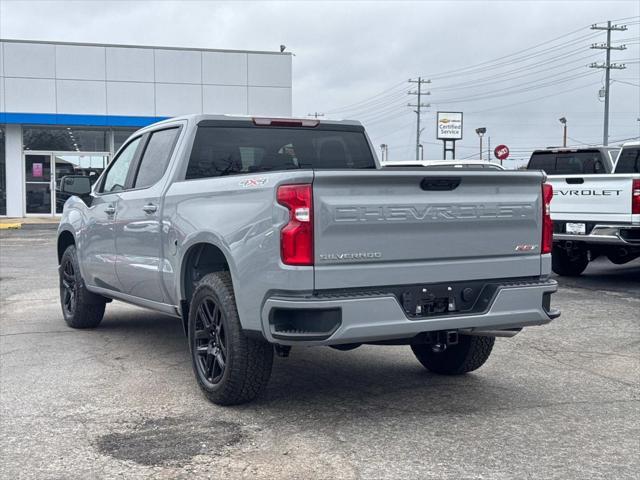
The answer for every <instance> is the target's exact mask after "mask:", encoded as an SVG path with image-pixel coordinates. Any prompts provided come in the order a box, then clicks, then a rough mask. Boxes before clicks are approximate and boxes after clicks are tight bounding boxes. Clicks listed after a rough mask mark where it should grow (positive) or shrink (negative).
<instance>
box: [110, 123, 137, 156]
mask: <svg viewBox="0 0 640 480" xmlns="http://www.w3.org/2000/svg"><path fill="white" fill-rule="evenodd" d="M137 131H138V129H137V128H127V129H118V130H114V131H113V153H116V152H117V151H118V149H119V148H120V147H121V146H122V144H123V143H124V142H125V141H126V140H127V138H129V137H130V136H131V135H132V134H133V132H137Z"/></svg>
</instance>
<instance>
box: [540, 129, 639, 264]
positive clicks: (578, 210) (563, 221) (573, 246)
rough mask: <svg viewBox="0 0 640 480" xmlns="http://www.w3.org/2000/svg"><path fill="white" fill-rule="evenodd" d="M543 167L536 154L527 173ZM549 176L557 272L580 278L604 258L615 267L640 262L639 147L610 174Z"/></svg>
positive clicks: (627, 149)
mask: <svg viewBox="0 0 640 480" xmlns="http://www.w3.org/2000/svg"><path fill="white" fill-rule="evenodd" d="M607 153H608V152H607ZM536 154H537V155H538V156H537V157H536V158H534V156H536ZM605 158H606V157H605ZM539 163H540V153H539V152H534V155H532V157H531V160H530V162H529V166H528V168H529V169H535V166H536V165H537V164H539ZM605 165H606V164H605ZM547 173H550V175H549V177H548V180H547V182H548V183H551V185H552V186H553V194H554V195H553V202H551V218H552V220H553V256H552V267H553V271H554V272H556V273H557V274H558V275H567V276H574V275H580V274H581V273H582V272H583V271H584V270H585V268H587V265H588V264H589V261H591V260H593V259H594V258H596V257H598V256H601V255H604V256H606V257H607V258H608V259H609V260H611V261H612V262H613V263H615V264H623V263H627V262H630V261H632V260H634V259H636V258H638V257H640V142H632V143H627V144H625V145H623V147H622V150H620V152H619V154H618V157H617V160H616V161H615V163H614V166H613V171H612V173H603V174H597V173H596V174H594V173H590V172H587V171H586V170H585V171H584V173H575V174H553V173H552V172H547Z"/></svg>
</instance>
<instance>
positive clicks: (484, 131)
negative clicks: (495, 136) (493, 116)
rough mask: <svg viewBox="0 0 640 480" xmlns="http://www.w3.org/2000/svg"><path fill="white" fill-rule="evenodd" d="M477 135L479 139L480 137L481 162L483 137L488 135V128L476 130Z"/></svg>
mask: <svg viewBox="0 0 640 480" xmlns="http://www.w3.org/2000/svg"><path fill="white" fill-rule="evenodd" d="M476 133H477V134H478V137H480V160H482V137H484V134H485V133H487V129H486V127H480V128H476Z"/></svg>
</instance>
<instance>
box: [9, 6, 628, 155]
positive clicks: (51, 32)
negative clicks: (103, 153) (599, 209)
mask: <svg viewBox="0 0 640 480" xmlns="http://www.w3.org/2000/svg"><path fill="white" fill-rule="evenodd" d="M607 20H614V23H616V24H619V25H627V30H626V31H615V32H613V33H612V41H613V42H614V45H616V46H620V45H626V47H627V48H626V50H614V51H612V62H617V63H624V64H626V69H624V70H612V75H611V78H612V83H611V107H610V143H612V144H614V143H618V142H619V141H622V140H623V139H630V138H634V137H639V136H640V120H639V119H640V1H637V0H631V1H614V0H599V1H593V2H591V1H578V0H576V1H563V0H555V1H541V0H539V1H524V0H522V1H517V0H513V1H491V0H485V1H471V0H470V1H464V0H459V1H456V0H448V1H373V2H371V1H280V2H268V1H252V2H250V1H246V2H245V1H233V2H218V1H190V0H183V1H169V0H167V1H152V0H148V1H130V0H112V1H98V0H84V1H80V0H67V1H64V2H60V1H54V0H48V1H30V0H0V37H2V38H10V39H28V40H48V41H69V42H94V43H110V44H140V45H157V46H178V47H197V48H221V49H248V50H270V51H271V50H273V51H277V50H278V49H279V46H280V45H281V44H284V45H286V47H287V50H288V51H290V52H292V53H293V54H294V57H293V113H294V116H298V117H303V116H306V115H308V114H309V113H313V112H319V113H323V114H324V117H321V118H331V119H340V118H349V119H356V120H360V121H362V122H363V124H364V125H365V127H367V129H368V131H369V135H370V137H371V139H372V142H373V143H374V145H376V147H377V146H378V145H380V144H382V143H385V144H388V145H389V159H390V160H411V159H413V158H415V142H416V114H415V113H414V112H413V110H414V109H413V108H411V107H408V106H407V103H409V102H411V103H415V101H416V98H415V96H412V95H409V94H408V93H407V92H408V91H409V90H415V86H416V85H415V84H409V83H408V82H407V80H408V79H416V78H417V77H419V76H420V77H422V78H424V79H427V80H430V81H431V83H428V84H425V85H423V88H424V90H425V91H428V92H430V94H429V95H426V96H425V97H424V103H427V104H430V107H426V108H424V109H423V110H424V111H423V114H422V116H421V122H422V127H423V128H424V130H423V132H422V134H421V141H422V144H423V145H424V158H425V159H439V158H442V142H440V141H438V140H437V139H436V128H435V118H436V112H437V111H439V110H440V111H461V112H464V138H463V139H462V140H461V141H459V142H457V146H456V149H457V152H456V157H457V158H465V157H467V158H470V159H478V158H479V145H478V144H479V139H478V137H477V135H476V134H475V129H476V128H477V127H485V128H486V129H487V133H486V136H485V139H484V150H485V153H484V156H485V157H484V158H485V159H486V156H487V152H486V149H487V147H488V145H487V144H488V142H489V140H490V142H491V148H492V149H493V147H494V146H496V145H498V144H504V145H507V146H508V147H509V148H510V150H511V158H510V160H508V161H507V163H506V165H507V166H509V167H514V166H516V165H519V164H520V163H522V162H523V161H524V159H526V158H528V155H529V154H530V152H531V151H532V150H533V149H534V148H540V147H546V146H552V145H561V142H562V125H561V124H560V122H559V121H558V119H559V118H560V117H565V118H566V119H567V125H568V135H569V140H568V143H569V144H570V145H589V144H597V143H601V142H602V130H603V101H602V99H601V98H599V93H598V92H599V90H600V89H601V88H602V87H603V85H604V70H602V69H594V68H588V66H587V65H588V64H590V63H593V62H596V63H598V62H604V59H605V51H604V50H598V49H591V48H590V46H591V45H592V44H593V43H601V42H604V41H606V32H604V31H600V30H591V29H590V28H589V27H590V26H591V25H592V24H599V25H602V24H603V22H606V21H607ZM489 137H490V138H489Z"/></svg>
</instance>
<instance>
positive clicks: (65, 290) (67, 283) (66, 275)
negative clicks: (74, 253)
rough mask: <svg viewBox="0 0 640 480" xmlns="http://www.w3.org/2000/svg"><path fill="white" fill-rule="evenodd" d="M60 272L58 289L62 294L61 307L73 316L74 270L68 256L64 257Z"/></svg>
mask: <svg viewBox="0 0 640 480" xmlns="http://www.w3.org/2000/svg"><path fill="white" fill-rule="evenodd" d="M60 269H61V274H60V290H61V294H62V295H61V296H62V308H63V309H64V313H65V314H66V315H68V316H73V314H74V313H75V311H76V296H77V295H76V270H75V268H74V266H73V262H72V261H71V259H70V258H66V259H64V262H63V263H62V265H61V267H60Z"/></svg>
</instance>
